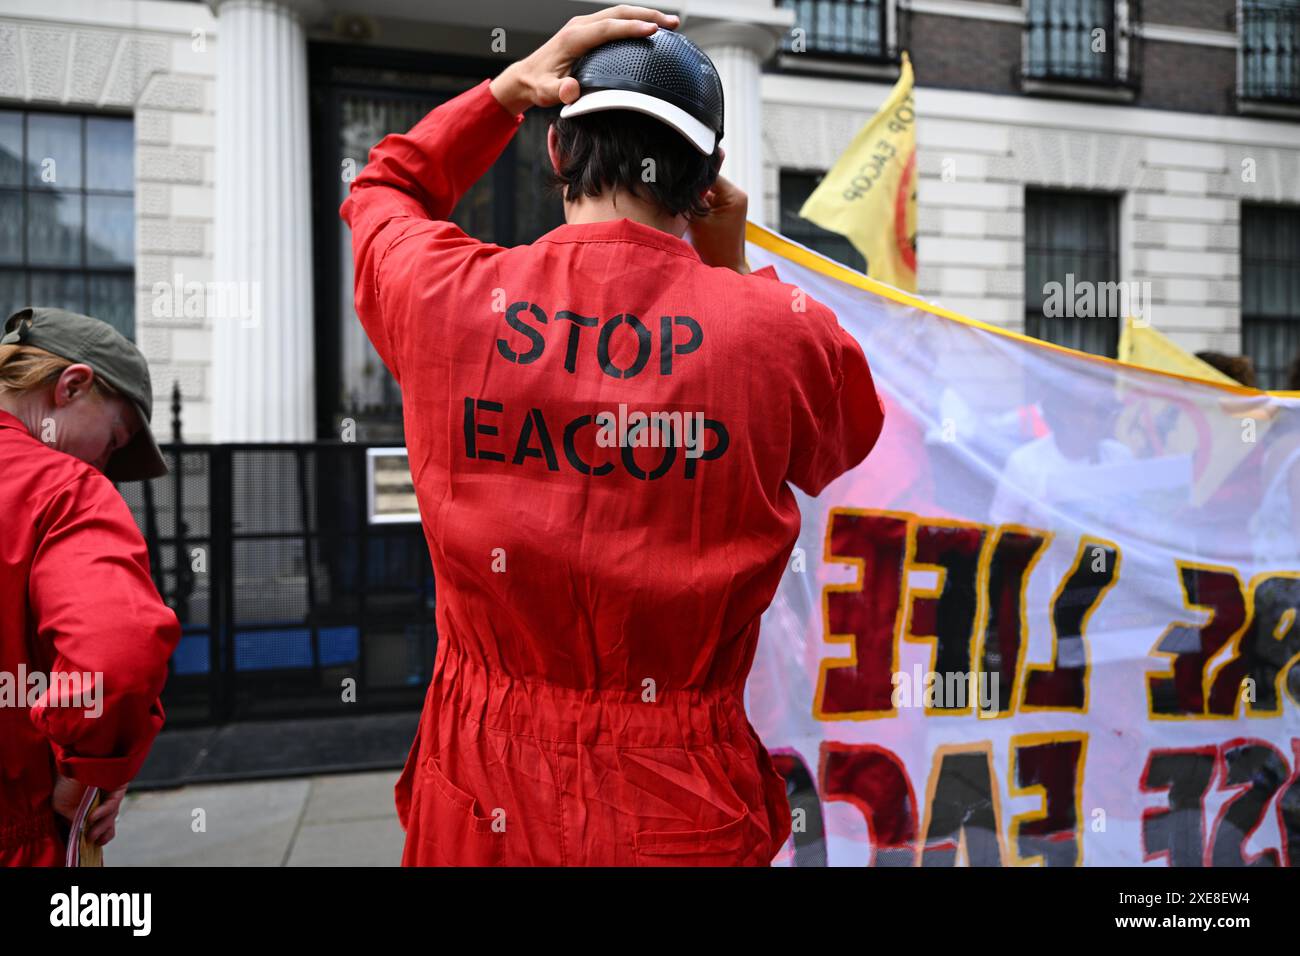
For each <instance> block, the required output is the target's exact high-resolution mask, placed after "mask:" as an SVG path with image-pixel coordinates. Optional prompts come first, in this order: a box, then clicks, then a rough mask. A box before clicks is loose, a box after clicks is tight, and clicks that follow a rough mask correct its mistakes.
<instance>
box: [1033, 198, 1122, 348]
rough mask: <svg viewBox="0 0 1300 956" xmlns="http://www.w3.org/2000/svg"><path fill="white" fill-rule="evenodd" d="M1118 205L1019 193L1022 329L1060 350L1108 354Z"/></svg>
mask: <svg viewBox="0 0 1300 956" xmlns="http://www.w3.org/2000/svg"><path fill="white" fill-rule="evenodd" d="M1118 223H1119V201H1118V199H1117V198H1116V197H1114V196H1102V195H1093V194H1089V193H1077V192H1055V191H1049V190H1043V189H1030V190H1026V192H1025V332H1026V333H1027V334H1029V335H1032V336H1034V337H1036V338H1040V339H1043V340H1045V341H1047V342H1055V343H1056V344H1057V345H1064V346H1066V347H1067V348H1072V349H1080V350H1082V351H1084V352H1093V353H1095V354H1097V355H1109V356H1111V357H1112V358H1113V357H1114V356H1115V354H1116V352H1117V350H1118V346H1119V321H1120V319H1121V318H1122V316H1120V315H1117V314H1115V311H1114V310H1113V309H1112V303H1113V302H1114V300H1115V296H1113V295H1111V294H1110V291H1111V290H1113V289H1114V288H1116V287H1115V285H1114V283H1117V282H1118V280H1119V253H1118V248H1119V226H1118Z"/></svg>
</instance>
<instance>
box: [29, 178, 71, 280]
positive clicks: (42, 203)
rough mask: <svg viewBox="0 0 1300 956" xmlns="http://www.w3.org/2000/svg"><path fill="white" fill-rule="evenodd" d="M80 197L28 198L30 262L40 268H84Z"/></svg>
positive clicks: (35, 195)
mask: <svg viewBox="0 0 1300 956" xmlns="http://www.w3.org/2000/svg"><path fill="white" fill-rule="evenodd" d="M81 200H82V197H81V195H80V194H79V193H53V192H30V193H28V194H27V261H28V262H29V263H31V264H32V265H40V266H64V265H66V266H79V265H81Z"/></svg>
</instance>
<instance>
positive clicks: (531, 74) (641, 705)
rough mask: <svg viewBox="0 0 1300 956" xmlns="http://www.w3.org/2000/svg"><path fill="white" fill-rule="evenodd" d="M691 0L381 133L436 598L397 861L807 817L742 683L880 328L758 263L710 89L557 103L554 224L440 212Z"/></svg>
mask: <svg viewBox="0 0 1300 956" xmlns="http://www.w3.org/2000/svg"><path fill="white" fill-rule="evenodd" d="M676 25H677V18H676V17H673V16H666V15H664V14H662V13H659V12H656V11H653V10H649V9H646V8H641V7H617V8H613V9H610V10H604V11H601V12H599V13H595V14H592V15H589V16H581V17H575V18H574V19H573V20H571V21H570V22H569V23H568V24H567V25H566V26H565V27H564V28H563V29H562V30H561V31H560V32H559V33H558V34H556V36H555V37H553V38H552V39H551V40H549V41H548V42H547V43H546V44H545V45H543V46H542V47H540V48H539V49H538V50H537V51H535V52H534V53H533V54H531V55H530V56H529V57H527V58H526V59H524V60H521V61H519V62H517V63H514V64H512V65H511V66H510V67H508V68H507V69H506V70H505V71H504V72H503V73H501V75H499V76H498V77H497V78H496V79H495V80H492V81H487V80H485V81H483V82H482V83H481V84H479V85H478V86H476V87H474V88H473V89H471V90H469V91H468V92H466V93H464V94H462V95H460V96H458V97H456V98H454V99H452V100H450V101H449V102H447V103H445V104H443V105H441V106H439V107H438V108H436V109H434V110H433V111H432V112H431V113H429V114H428V115H427V116H426V117H425V118H424V119H422V120H421V121H420V122H419V123H418V124H416V126H415V127H414V128H412V129H411V130H410V131H409V132H408V133H406V134H404V135H390V136H387V137H386V138H385V139H384V140H383V141H382V142H380V143H379V144H378V145H377V146H376V147H375V148H374V149H373V150H372V151H371V153H370V160H369V163H368V165H367V166H366V167H365V168H364V170H363V171H362V172H361V173H360V174H359V175H358V176H357V178H356V180H355V182H354V183H353V185H352V188H351V192H350V194H349V197H348V198H347V199H346V201H345V202H344V204H343V207H342V210H341V214H342V216H343V218H344V220H345V221H346V222H347V223H348V224H349V225H350V226H351V227H352V239H353V248H354V253H355V281H356V306H357V312H358V315H359V316H360V319H361V321H362V323H363V324H364V326H365V329H366V331H367V333H368V335H369V336H370V339H371V341H372V342H373V343H374V345H375V348H376V349H377V351H378V352H379V355H380V356H381V357H382V359H383V361H384V362H385V364H386V366H387V367H388V369H389V371H390V372H391V373H392V374H393V376H394V378H395V379H396V380H397V382H398V383H399V385H400V387H401V391H402V400H403V408H404V417H405V428H406V441H407V448H408V453H409V460H410V465H411V473H412V477H413V480H414V485H415V490H416V496H417V499H418V502H419V506H420V513H421V517H422V520H423V524H424V529H425V535H426V537H427V540H428V544H429V549H430V553H431V556H432V562H433V569H434V574H435V579H436V584H437V594H438V608H437V625H438V634H439V641H438V647H437V656H436V659H435V664H434V669H433V677H432V681H431V683H430V685H429V689H428V693H427V696H426V698H425V705H424V709H423V713H422V716H421V720H420V725H419V730H418V732H417V735H416V739H415V742H414V743H413V745H412V747H411V751H410V755H409V757H408V759H407V762H406V766H405V768H404V770H403V772H402V774H401V776H400V778H399V780H398V783H397V785H396V791H395V796H396V804H397V811H398V816H399V818H400V820H401V823H402V825H403V827H404V828H405V831H406V844H405V849H404V852H403V859H402V862H403V863H404V864H406V865H547V866H566V865H568V866H574V865H614V866H624V865H755V866H765V865H768V864H770V863H771V861H772V859H773V857H774V856H775V854H776V853H777V852H778V851H779V850H780V848H781V847H782V845H783V844H784V842H785V841H786V839H787V837H788V835H789V832H790V823H791V821H790V810H789V803H788V800H787V798H786V789H785V783H784V780H783V779H782V777H781V776H780V774H779V773H778V772H777V771H776V769H775V767H774V766H773V763H772V761H771V759H770V758H769V756H768V754H767V751H766V750H765V749H764V747H763V745H762V743H761V742H760V741H759V739H758V737H757V734H756V733H755V731H754V729H753V727H752V726H751V724H750V722H749V720H748V718H747V716H746V713H745V708H744V701H743V695H744V687H745V679H746V676H747V674H748V672H749V669H750V666H751V663H752V661H753V658H754V651H755V646H756V643H757V640H758V631H759V619H760V616H761V615H762V613H763V611H764V609H765V608H766V607H767V606H768V604H769V602H770V601H771V599H772V596H773V594H774V592H775V590H776V587H777V585H778V583H779V581H780V579H781V575H782V574H783V573H785V569H786V563H787V560H788V558H789V555H790V552H791V550H792V548H793V546H794V542H795V540H796V536H797V533H798V530H799V508H798V505H797V503H796V499H795V495H794V493H793V492H792V490H791V487H790V485H791V484H793V485H795V486H797V487H799V488H801V489H803V490H804V491H805V492H807V493H809V494H812V495H816V494H818V493H820V492H821V490H822V489H823V488H824V487H825V486H826V485H827V484H828V483H829V482H830V481H832V480H833V479H834V478H835V477H837V476H838V475H840V474H841V473H843V472H844V471H846V470H847V469H849V468H851V467H852V466H853V465H855V464H856V463H858V462H859V461H861V460H862V459H863V458H864V457H865V456H866V454H867V453H868V452H869V451H870V449H871V448H872V446H873V444H874V443H875V441H876V438H877V436H878V434H879V432H880V428H881V424H882V419H883V410H882V407H881V403H880V401H879V398H878V397H877V394H876V391H875V388H874V386H873V383H872V378H871V373H870V371H869V369H868V366H867V361H866V359H865V357H864V356H863V353H862V350H861V348H860V347H859V346H858V344H857V343H856V342H855V341H854V339H853V338H851V337H850V336H849V335H848V334H847V333H846V332H844V331H843V330H842V329H841V328H840V327H839V325H838V323H837V321H836V319H835V316H834V314H833V313H832V312H831V311H830V310H829V309H827V308H826V307H824V306H823V305H821V304H820V303H818V302H816V301H815V300H813V299H811V298H809V297H807V296H806V295H804V294H803V293H802V292H801V291H800V290H798V289H796V288H794V287H792V286H789V285H785V284H783V283H781V282H779V281H777V280H776V278H775V276H774V274H773V273H772V272H771V270H764V273H763V274H747V269H746V268H745V263H744V220H745V208H746V199H745V197H744V195H743V194H742V193H740V191H739V190H737V189H736V188H735V187H734V186H732V185H731V184H730V183H728V182H727V181H726V180H725V179H722V178H717V170H718V162H719V160H720V158H721V154H720V152H719V151H718V149H717V143H716V140H717V138H719V137H720V130H718V129H710V128H708V126H707V124H705V123H703V122H702V121H701V120H700V119H699V117H701V116H703V117H704V119H709V117H710V115H711V114H709V113H708V112H707V111H703V110H700V109H696V110H695V122H690V121H687V120H685V119H682V118H681V117H680V116H678V115H677V114H675V113H673V112H672V111H671V110H667V109H662V110H660V112H659V113H656V114H652V115H644V114H645V112H646V110H647V109H650V108H654V109H659V107H656V106H654V104H648V105H647V102H646V101H640V102H639V103H634V105H632V106H626V105H624V106H621V107H611V108H609V109H602V110H599V111H597V110H592V111H588V112H587V113H586V115H576V114H578V113H582V112H583V110H581V109H578V110H574V111H573V112H574V113H575V115H574V116H573V118H570V119H565V118H561V119H558V120H557V121H556V123H555V125H554V126H552V128H551V131H550V136H549V150H550V154H551V162H552V165H553V167H554V168H555V170H556V174H557V176H559V177H560V178H561V179H562V180H563V181H564V183H565V187H566V189H565V217H566V222H565V224H564V225H562V226H559V227H558V228H556V229H554V230H552V231H551V232H548V233H546V234H545V235H543V236H542V237H541V238H540V239H539V240H537V241H536V242H534V243H532V244H531V245H522V246H516V247H513V248H503V247H501V246H497V245H492V244H489V243H484V242H479V241H477V240H475V239H474V238H472V237H470V236H468V235H466V234H465V233H464V232H463V231H462V230H461V229H460V228H458V227H457V226H456V225H455V224H453V223H452V222H450V221H448V220H449V217H450V216H451V213H452V210H453V208H454V207H455V205H456V203H457V200H458V199H459V198H460V197H461V196H462V195H463V194H464V193H465V191H466V190H467V189H468V188H469V187H470V186H471V185H472V184H473V183H474V182H475V181H476V180H477V179H478V178H479V177H480V176H482V175H483V173H484V172H485V171H486V170H487V169H488V168H489V167H490V166H491V165H492V163H493V162H494V161H495V160H496V159H497V157H498V156H499V155H500V154H501V152H502V150H503V149H504V148H505V146H506V145H507V144H508V143H509V142H510V139H511V137H512V136H513V135H514V133H515V131H516V129H517V128H518V127H519V124H520V123H521V122H522V115H521V114H522V113H523V111H524V110H526V109H528V108H530V107H533V106H543V107H544V106H554V105H557V104H560V103H565V104H569V105H570V106H572V105H573V104H575V102H576V101H577V100H578V99H579V96H580V93H581V90H580V84H579V83H578V81H577V80H575V78H574V77H573V76H571V75H570V69H571V68H574V69H575V71H576V66H575V61H576V60H578V58H579V57H581V56H582V55H583V54H584V53H586V52H587V51H589V50H593V49H594V48H597V47H601V46H602V45H605V44H611V43H618V42H622V41H626V40H629V39H630V40H635V41H637V42H642V41H648V39H649V38H653V37H654V35H655V34H656V32H657V31H671V30H673V28H674V27H675V26H676ZM672 36H673V37H677V36H678V35H677V34H676V33H673V34H672ZM660 39H661V40H662V39H664V38H662V37H661V38H660ZM674 42H676V41H674ZM674 49H675V50H676V52H675V53H673V52H672V51H669V52H670V55H682V54H683V51H684V52H685V53H690V50H686V49H685V48H684V47H682V45H681V44H677V46H676V47H675V48H674ZM691 49H692V50H695V53H698V56H699V57H700V58H702V59H700V61H699V62H700V66H699V69H700V71H701V76H702V77H703V78H704V79H705V80H710V81H711V82H713V83H714V84H716V93H717V103H716V107H717V110H718V113H717V115H719V116H720V109H721V87H720V84H717V81H716V75H713V76H710V75H709V74H710V73H711V65H707V66H706V65H705V64H707V58H706V57H704V56H703V54H702V53H699V51H698V50H696V49H695V48H693V47H692V48H691ZM656 55H657V54H656ZM660 72H661V74H662V73H663V72H664V71H660ZM667 72H671V71H667ZM615 99H617V98H615ZM633 101H635V97H633V98H624V99H622V100H619V102H622V103H628V102H633ZM610 102H615V100H611V99H610V98H608V97H607V98H606V104H607V105H608V103H610ZM638 106H640V107H645V109H638ZM679 112H680V111H679ZM670 120H671V122H670ZM665 124H667V125H665ZM670 127H671V128H670ZM642 149H645V150H651V151H653V152H650V153H642V152H641V150H642ZM647 159H653V160H654V162H653V163H652V164H649V165H647V163H646V160H647ZM652 167H653V169H654V170H655V171H656V172H657V175H652V176H649V177H648V178H647V177H644V176H643V174H644V173H645V171H646V170H649V169H651V168H652ZM701 213H703V214H701ZM688 227H689V229H690V235H691V239H692V241H691V242H688V241H686V240H685V239H684V238H683V236H684V235H685V234H686V232H687V229H688ZM673 413H679V414H680V416H681V421H682V422H683V423H685V424H682V425H681V426H680V428H677V429H676V430H675V426H674V422H675V421H677V420H676V419H672V418H671V415H672V414H673ZM692 429H693V432H692ZM692 436H694V437H692Z"/></svg>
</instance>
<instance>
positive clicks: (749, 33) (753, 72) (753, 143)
mask: <svg viewBox="0 0 1300 956" xmlns="http://www.w3.org/2000/svg"><path fill="white" fill-rule="evenodd" d="M682 32H683V33H685V34H686V36H688V37H689V38H690V39H691V40H693V41H694V42H695V43H696V44H698V45H699V47H700V48H701V49H703V50H704V52H705V53H707V54H708V55H709V59H711V60H712V61H713V65H714V66H715V67H716V68H717V70H718V77H719V78H720V79H721V80H722V95H723V99H724V104H725V105H724V113H723V120H722V121H723V127H724V128H723V136H722V148H723V149H724V150H726V152H727V158H726V159H725V160H723V163H722V174H723V175H724V176H726V177H727V178H728V179H730V180H732V181H733V182H734V183H736V184H737V185H738V186H740V188H741V189H743V190H744V191H745V192H746V193H748V194H749V218H750V219H751V220H752V221H754V222H758V223H762V222H763V221H764V219H765V216H764V209H763V206H764V202H763V96H762V89H761V80H762V65H763V63H764V61H765V60H767V58H768V57H769V56H771V55H772V53H773V52H774V51H775V49H776V45H777V42H778V39H779V34H778V33H777V32H775V31H774V29H773V28H772V27H771V26H770V25H767V24H764V25H759V24H757V23H746V22H737V21H725V20H703V21H702V20H700V19H699V18H691V19H688V20H687V22H686V24H685V27H684V28H683V31H682Z"/></svg>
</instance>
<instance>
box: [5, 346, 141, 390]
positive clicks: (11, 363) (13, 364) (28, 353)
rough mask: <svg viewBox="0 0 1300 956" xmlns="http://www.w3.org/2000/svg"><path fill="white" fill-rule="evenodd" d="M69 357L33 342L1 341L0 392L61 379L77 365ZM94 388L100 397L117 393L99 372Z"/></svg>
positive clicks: (50, 382)
mask: <svg viewBox="0 0 1300 956" xmlns="http://www.w3.org/2000/svg"><path fill="white" fill-rule="evenodd" d="M75 364H77V363H75V362H72V361H71V360H69V359H65V358H64V357H63V356H61V355H55V354H54V353H53V352H47V351H45V349H38V348H36V347H35V346H32V345H0V394H3V393H17V394H22V393H24V392H31V391H35V390H39V389H42V388H47V387H49V386H51V385H53V384H54V383H55V382H57V381H58V380H59V376H60V375H62V374H63V372H64V370H65V369H67V368H69V367H71V366H72V365H75ZM91 391H92V392H95V393H97V394H98V396H99V397H100V398H106V397H109V396H112V395H116V394H117V389H115V388H114V387H113V386H112V385H109V384H108V382H106V381H104V379H103V377H102V376H100V375H96V376H95V379H94V383H93V384H92V385H91Z"/></svg>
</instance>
